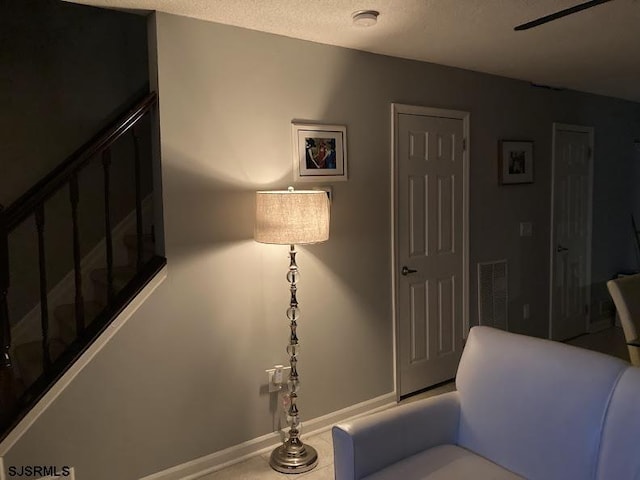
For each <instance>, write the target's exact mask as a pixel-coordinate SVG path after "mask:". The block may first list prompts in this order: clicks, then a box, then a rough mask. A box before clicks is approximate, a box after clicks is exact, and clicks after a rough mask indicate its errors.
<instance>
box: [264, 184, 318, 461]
mask: <svg viewBox="0 0 640 480" xmlns="http://www.w3.org/2000/svg"><path fill="white" fill-rule="evenodd" d="M254 237H255V240H256V241H257V242H261V243H274V244H279V245H290V248H289V272H288V273H287V280H288V282H289V289H290V291H291V301H290V303H289V308H288V309H287V318H288V319H289V321H290V325H289V326H290V328H291V335H290V337H289V345H288V346H287V353H288V354H289V361H290V363H291V373H290V374H289V381H288V387H289V397H290V400H291V402H290V406H289V411H288V419H289V437H288V438H287V440H286V441H285V442H284V444H283V445H280V446H279V447H277V448H276V449H275V450H274V451H273V452H272V453H271V459H270V461H269V463H270V465H271V467H272V468H273V469H274V470H276V471H278V472H282V473H303V472H308V471H309V470H311V469H313V468H314V467H315V466H316V465H317V464H318V453H317V452H316V451H315V449H314V448H313V447H310V446H308V445H305V444H303V443H302V440H301V439H300V417H299V410H298V406H297V405H296V400H297V399H298V386H299V384H300V381H299V376H298V370H297V368H296V366H297V363H298V358H297V355H298V353H299V352H300V346H299V343H298V336H297V334H296V328H297V326H298V319H299V318H300V310H299V308H298V300H297V298H296V291H297V286H296V282H297V281H298V278H299V273H298V266H297V265H296V249H295V245H296V244H306V243H317V242H324V241H325V240H327V239H328V238H329V200H328V198H327V193H326V192H324V191H318V190H294V189H293V187H289V190H287V191H265V192H257V193H256V225H255V235H254Z"/></svg>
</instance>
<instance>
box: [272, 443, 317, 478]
mask: <svg viewBox="0 0 640 480" xmlns="http://www.w3.org/2000/svg"><path fill="white" fill-rule="evenodd" d="M269 465H271V468H273V469H274V470H275V471H276V472H280V473H304V472H308V471H309V470H313V469H314V468H315V467H316V465H318V452H316V449H315V448H313V447H310V446H309V445H304V444H303V443H302V441H301V440H300V439H295V441H294V442H292V441H291V440H287V441H286V442H285V443H284V445H280V446H279V447H277V448H276V449H275V450H274V451H273V452H271V458H270V459H269Z"/></svg>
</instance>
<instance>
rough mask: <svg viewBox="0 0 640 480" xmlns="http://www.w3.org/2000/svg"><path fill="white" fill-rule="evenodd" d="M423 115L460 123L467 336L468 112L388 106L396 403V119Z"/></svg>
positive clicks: (465, 327)
mask: <svg viewBox="0 0 640 480" xmlns="http://www.w3.org/2000/svg"><path fill="white" fill-rule="evenodd" d="M400 114H409V115H424V116H430V117H443V118H452V119H456V120H462V129H463V137H464V138H463V152H462V163H463V167H462V172H463V173H462V197H463V198H462V230H463V231H462V332H463V337H464V338H465V339H466V338H467V334H468V332H469V328H470V324H469V278H470V275H469V268H470V266H469V165H470V150H471V141H470V139H471V131H470V119H471V114H470V113H469V112H465V111H461V110H449V109H442V108H432V107H423V106H417V105H405V104H401V103H392V104H391V162H390V163H391V189H390V190H391V303H392V309H391V315H392V322H393V372H394V385H395V390H396V395H397V400H400V385H399V382H400V375H399V372H398V368H399V359H398V355H399V348H398V339H399V336H398V328H399V326H398V272H399V265H400V264H399V263H398V185H397V183H398V141H397V140H398V131H397V129H398V115H400Z"/></svg>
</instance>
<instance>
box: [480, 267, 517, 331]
mask: <svg viewBox="0 0 640 480" xmlns="http://www.w3.org/2000/svg"><path fill="white" fill-rule="evenodd" d="M507 285H508V282H507V261H506V260H499V261H495V262H483V263H478V320H479V324H480V325H487V326H489V327H495V328H500V329H502V330H508V325H509V323H508V320H507V306H508V300H509V295H508V288H507Z"/></svg>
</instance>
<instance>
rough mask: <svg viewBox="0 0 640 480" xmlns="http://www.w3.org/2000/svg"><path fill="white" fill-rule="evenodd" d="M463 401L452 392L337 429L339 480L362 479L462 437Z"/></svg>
mask: <svg viewBox="0 0 640 480" xmlns="http://www.w3.org/2000/svg"><path fill="white" fill-rule="evenodd" d="M459 417H460V401H459V399H458V392H450V393H445V394H442V395H438V396H436V397H431V398H427V399H425V400H421V401H418V402H414V403H410V404H408V405H403V406H399V407H394V408H391V409H389V410H385V411H383V412H380V413H376V414H373V415H369V416H367V417H364V418H360V419H358V420H354V421H352V422H348V423H343V424H341V425H336V426H335V427H333V432H332V435H333V452H334V467H335V474H336V480H360V479H361V478H363V477H366V476H367V475H370V474H371V473H373V472H377V471H378V470H381V469H383V468H385V467H387V466H389V465H391V464H393V463H395V462H398V461H400V460H402V459H403V458H407V457H410V456H411V455H414V454H416V453H418V452H421V451H423V450H426V449H428V448H431V447H435V446H437V445H442V444H447V443H450V444H455V443H456V441H457V438H458V421H459Z"/></svg>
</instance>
